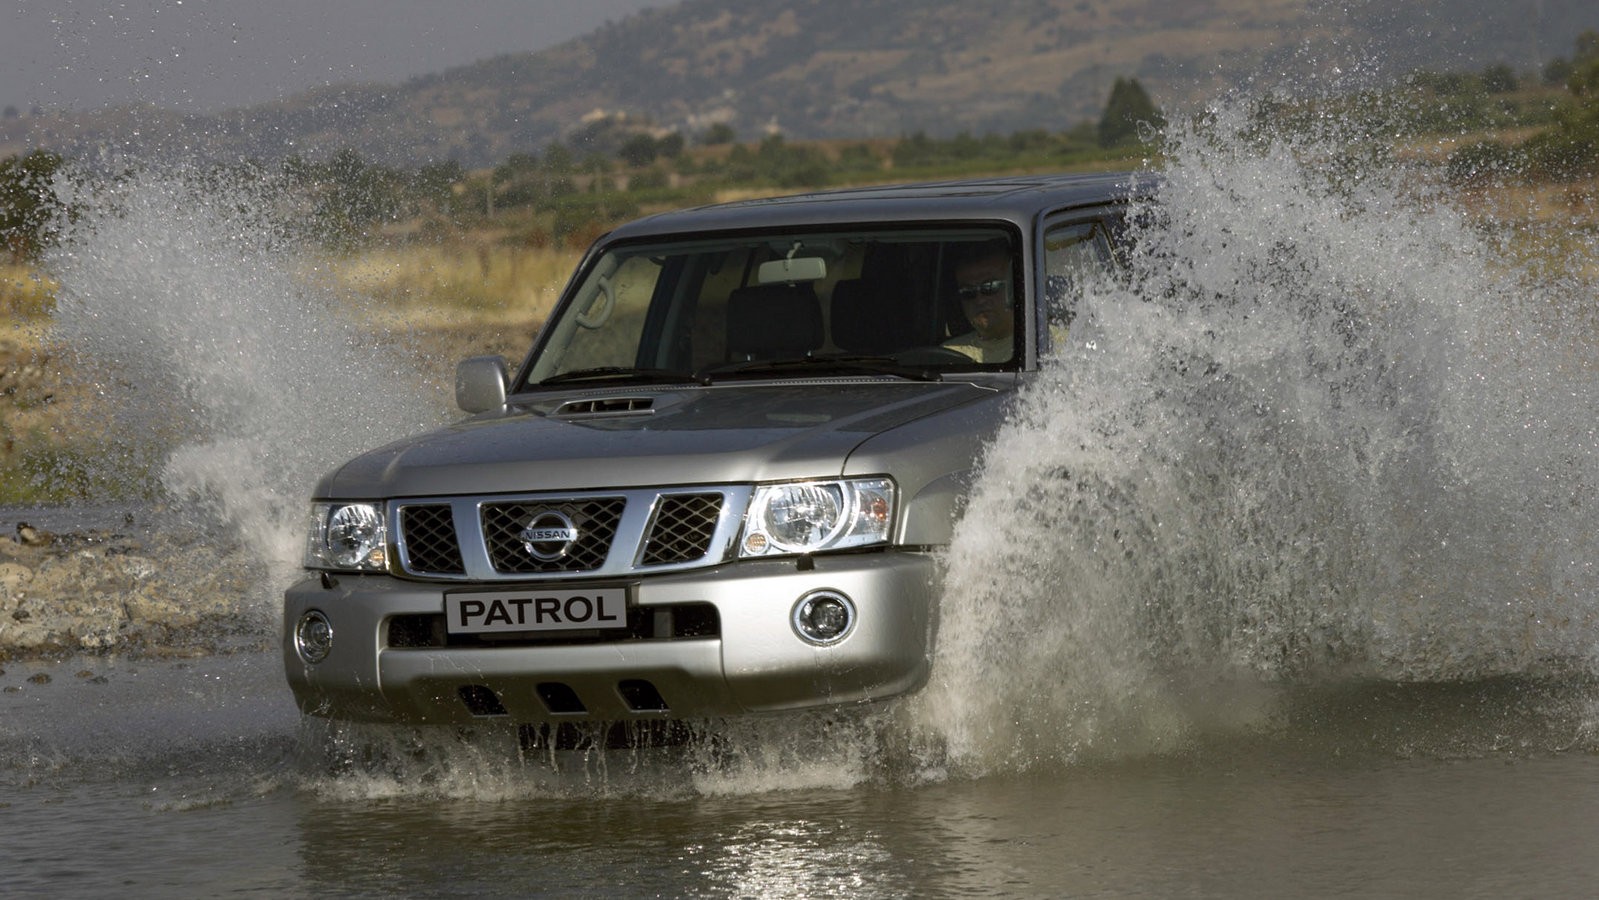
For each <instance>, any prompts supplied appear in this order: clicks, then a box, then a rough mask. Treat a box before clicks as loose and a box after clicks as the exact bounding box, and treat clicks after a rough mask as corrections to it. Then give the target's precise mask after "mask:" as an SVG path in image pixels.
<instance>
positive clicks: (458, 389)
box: [455, 356, 510, 413]
mask: <svg viewBox="0 0 1599 900" xmlns="http://www.w3.org/2000/svg"><path fill="white" fill-rule="evenodd" d="M509 380H510V379H509V378H508V377H507V376H506V374H505V357H503V356H474V357H472V358H471V359H464V360H462V361H461V362H459V363H457V364H456V366H455V405H456V406H459V407H461V408H462V409H464V410H466V411H467V412H469V413H480V412H488V411H489V410H491V409H499V408H501V407H503V406H505V386H506V383H507V382H508V381H509Z"/></svg>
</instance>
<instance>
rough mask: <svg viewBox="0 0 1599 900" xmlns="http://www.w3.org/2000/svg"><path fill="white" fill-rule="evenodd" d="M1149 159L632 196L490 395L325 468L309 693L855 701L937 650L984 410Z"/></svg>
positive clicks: (300, 623)
mask: <svg viewBox="0 0 1599 900" xmlns="http://www.w3.org/2000/svg"><path fill="white" fill-rule="evenodd" d="M1132 193H1133V181H1132V179H1131V177H1130V176H1127V175H1090V176H1083V175H1078V176H1064V175H1062V176H1035V177H1024V178H1010V179H996V180H985V181H970V182H958V183H943V184H930V185H910V186H891V187H880V188H867V189H856V190H846V191H834V192H826V193H817V194H809V195H804V196H797V197H786V198H780V199H774V200H760V201H751V202H745V203H735V204H727V205H720V206H713V207H707V208H702V209H693V210H685V211H680V212H672V213H666V214H663V215H658V216H653V217H650V218H646V219H643V220H641V221H637V222H633V223H631V224H628V225H625V226H623V227H621V228H618V229H617V230H616V231H615V232H613V233H611V234H609V235H607V236H606V237H604V238H602V239H601V240H600V241H599V242H598V243H597V244H596V245H595V246H594V247H593V248H592V249H591V250H590V251H589V252H588V254H587V255H586V256H585V257H584V259H583V261H582V263H581V265H580V266H579V268H578V270H577V273H576V275H575V277H574V278H573V279H572V281H571V283H570V285H569V286H568V287H567V289H566V291H565V294H564V295H563V297H562V299H561V301H560V303H559V305H558V306H557V308H556V309H555V311H554V313H553V314H552V315H551V317H550V319H549V321H548V322H547V323H546V324H545V325H544V327H543V329H542V331H541V332H540V334H539V336H538V339H537V340H536V342H535V343H534V346H533V349H532V352H531V353H530V354H529V355H528V357H527V359H526V360H525V361H524V362H523V363H522V365H521V367H520V368H519V369H518V370H517V371H516V372H515V374H514V376H512V375H511V374H510V373H508V372H507V369H506V366H505V364H504V362H503V361H502V360H501V359H500V358H499V357H480V358H476V359H471V360H467V361H466V362H464V363H462V364H461V366H460V368H459V370H458V374H457V381H456V398H457V401H458V403H459V404H460V405H461V407H462V408H464V409H465V410H466V411H467V412H469V413H472V415H471V416H470V417H469V418H466V419H464V420H463V421H461V422H459V423H457V424H455V425H453V426H450V427H448V428H444V429H441V430H439V431H436V432H432V433H429V434H424V435H421V436H419V437H414V438H410V439H407V440H404V441H401V442H399V443H396V444H393V445H390V446H388V447H383V448H380V449H377V450H374V451H372V452H370V453H367V454H365V455H363V456H360V457H358V458H356V459H354V460H352V461H350V462H349V463H347V464H345V465H344V466H342V467H341V468H339V469H338V470H337V471H335V472H333V473H331V474H330V475H328V476H327V477H325V478H324V479H323V480H322V482H321V483H320V484H319V485H318V486H317V490H316V498H315V501H314V503H313V504H312V517H311V523H310V529H309V539H308V546H307V551H306V568H307V569H308V570H309V571H308V575H307V577H306V578H305V579H303V580H302V581H300V582H299V583H298V584H296V585H295V586H293V587H292V588H290V589H289V590H288V592H287V594H286V596H285V605H284V620H283V621H284V633H283V656H284V663H285V666H286V669H287V674H288V680H289V684H290V685H291V687H292V688H293V691H294V694H295V697H296V698H297V700H298V702H299V705H300V708H301V709H302V710H304V711H305V712H307V713H310V714H313V715H319V716H329V717H334V718H342V719H352V720H367V721H392V722H407V723H453V724H458V725H460V724H469V723H472V722H477V721H482V720H484V719H498V720H504V721H509V722H514V723H518V724H548V723H559V722H563V721H583V720H596V721H605V722H617V721H623V722H626V721H639V720H660V719H690V718H706V717H722V716H729V715H737V714H744V713H756V712H770V711H779V710H795V709H803V708H808V707H817V706H834V705H844V704H855V703H860V702H864V701H871V700H878V699H882V698H887V697H893V696H895V695H898V694H903V693H906V692H908V691H912V690H914V689H916V688H917V687H919V686H920V685H921V684H922V683H923V682H924V681H925V679H926V677H927V674H928V665H929V659H930V655H931V649H932V641H933V638H934V634H935V632H936V625H937V618H938V617H937V608H936V600H937V597H938V593H939V565H938V550H939V548H940V547H942V546H944V545H946V544H947V543H948V542H949V540H950V536H951V531H952V526H953V522H954V519H955V517H956V514H957V511H958V509H959V507H960V504H961V500H962V497H963V494H964V492H965V491H966V489H967V486H968V484H969V482H970V480H971V478H972V475H973V471H974V466H975V465H976V460H977V457H978V456H979V454H980V452H981V450H982V447H983V444H984V442H985V440H986V439H987V438H988V437H989V436H991V435H992V434H993V433H994V432H995V430H996V429H997V428H998V426H999V425H1000V424H1001V422H1002V421H1003V420H1004V418H1005V416H1006V413H1007V409H1008V407H1009V405H1010V403H1011V401H1012V399H1013V398H1014V396H1015V392H1016V391H1017V389H1018V387H1019V386H1020V385H1021V384H1022V383H1023V382H1024V381H1025V379H1026V378H1027V377H1028V373H1029V372H1030V371H1033V370H1036V368H1037V367H1038V365H1039V360H1040V357H1041V356H1043V355H1045V354H1047V353H1048V352H1049V349H1050V345H1051V342H1052V341H1055V340H1059V338H1060V335H1061V334H1062V333H1063V332H1064V329H1065V328H1066V327H1067V326H1068V324H1069V321H1070V317H1071V313H1072V294H1073V288H1074V286H1075V285H1080V284H1081V283H1082V279H1083V278H1084V277H1086V276H1089V275H1096V274H1100V273H1104V272H1107V271H1110V270H1113V268H1114V265H1115V255H1116V250H1115V248H1116V245H1117V241H1118V235H1120V234H1121V232H1122V221H1123V217H1124V215H1125V211H1126V207H1127V202H1128V200H1129V198H1130V197H1131V195H1132Z"/></svg>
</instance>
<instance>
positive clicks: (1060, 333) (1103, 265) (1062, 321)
mask: <svg viewBox="0 0 1599 900" xmlns="http://www.w3.org/2000/svg"><path fill="white" fill-rule="evenodd" d="M1111 267H1112V263H1111V255H1110V243H1109V241H1108V239H1107V238H1106V235H1105V226H1104V225H1103V224H1102V223H1100V222H1098V221H1093V222H1072V223H1069V224H1063V225H1057V226H1053V227H1051V228H1050V229H1049V230H1048V231H1046V232H1045V233H1044V297H1043V299H1044V316H1045V321H1046V323H1047V325H1048V328H1049V333H1050V335H1051V337H1052V338H1053V339H1054V340H1056V341H1059V340H1061V339H1064V337H1065V335H1066V330H1067V329H1068V328H1070V327H1071V323H1072V318H1073V317H1075V316H1076V315H1077V304H1078V301H1080V300H1081V299H1082V296H1083V287H1084V285H1087V284H1089V283H1091V282H1094V281H1097V280H1100V279H1103V278H1106V277H1108V276H1109V275H1110V274H1111Z"/></svg>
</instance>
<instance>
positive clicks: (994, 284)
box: [943, 241, 1016, 363]
mask: <svg viewBox="0 0 1599 900" xmlns="http://www.w3.org/2000/svg"><path fill="white" fill-rule="evenodd" d="M1012 280H1013V273H1012V270H1011V258H1010V246H1009V244H1007V243H1006V242H1005V241H987V242H985V243H982V244H979V245H977V246H975V247H972V248H970V249H969V250H967V252H966V253H965V255H964V256H963V257H962V258H961V260H960V261H959V262H958V263H956V265H955V293H956V295H957V296H958V297H960V301H961V310H962V311H963V312H964V313H965V314H966V321H968V322H970V323H971V324H972V330H971V331H968V332H966V333H965V334H960V335H956V336H955V337H952V338H950V339H949V340H947V341H945V342H944V344H943V346H945V347H947V348H949V349H950V350H954V351H956V352H957V353H961V354H964V355H966V356H969V357H971V358H972V359H973V360H976V361H977V362H980V363H998V362H1008V361H1009V360H1010V358H1011V355H1012V353H1014V351H1015V341H1014V340H1013V339H1012V337H1011V334H1012V332H1013V331H1014V330H1015V318H1016V313H1015V310H1014V309H1013V307H1012V305H1011V296H1012V293H1011V282H1012Z"/></svg>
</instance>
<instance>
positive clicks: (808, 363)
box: [694, 356, 943, 384]
mask: <svg viewBox="0 0 1599 900" xmlns="http://www.w3.org/2000/svg"><path fill="white" fill-rule="evenodd" d="M794 374H799V375H806V376H811V375H890V376H893V377H895V378H907V379H910V380H912V381H941V380H943V376H941V375H939V373H938V372H937V371H936V370H934V369H931V368H928V367H926V366H908V365H905V364H904V363H902V362H899V361H897V360H894V359H891V358H889V357H887V356H795V357H791V358H788V359H751V360H743V361H740V362H730V363H722V364H721V365H716V366H706V367H705V368H703V369H701V370H699V371H698V372H695V373H694V377H695V378H698V379H700V380H702V381H703V382H705V383H706V384H709V383H711V382H712V381H714V380H715V379H716V378H717V377H726V376H734V377H759V376H762V375H794Z"/></svg>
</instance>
